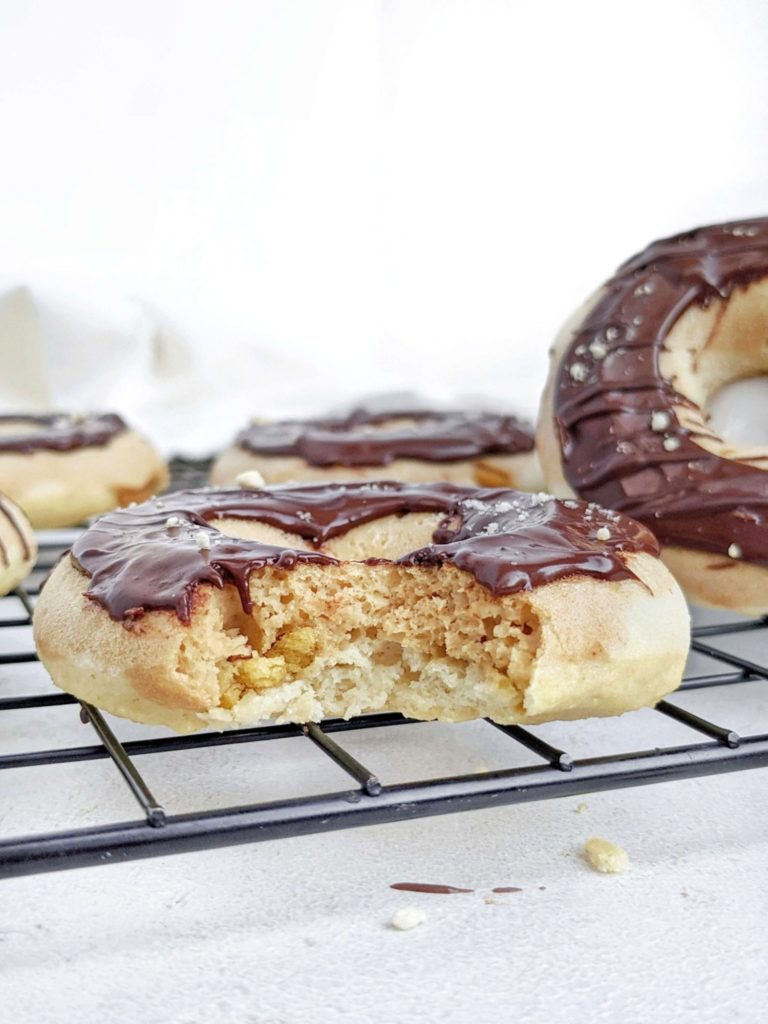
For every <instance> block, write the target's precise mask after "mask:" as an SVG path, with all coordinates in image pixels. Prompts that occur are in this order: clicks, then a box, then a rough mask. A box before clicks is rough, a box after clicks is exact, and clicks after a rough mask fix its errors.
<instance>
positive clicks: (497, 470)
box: [211, 395, 542, 491]
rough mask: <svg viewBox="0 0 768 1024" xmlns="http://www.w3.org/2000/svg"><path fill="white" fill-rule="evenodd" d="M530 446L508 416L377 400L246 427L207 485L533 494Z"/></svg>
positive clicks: (526, 429) (528, 435) (522, 427)
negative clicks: (344, 484)
mask: <svg viewBox="0 0 768 1024" xmlns="http://www.w3.org/2000/svg"><path fill="white" fill-rule="evenodd" d="M534 445H535V442H534V436H533V428H532V427H530V426H529V425H528V424H527V423H525V422H523V421H522V420H520V419H518V418H517V417H515V416H511V415H509V414H500V413H494V412H485V411H481V410H471V409H438V408H436V407H434V406H432V407H430V406H428V405H427V404H426V403H424V402H422V401H420V400H419V399H418V398H416V397H413V396H391V395H382V396H380V397H379V398H378V399H372V400H369V401H368V402H366V403H364V404H360V405H357V406H354V407H353V408H351V409H348V410H346V411H344V412H342V413H339V414H336V415H328V416H324V417H322V418H319V419H312V420H283V421H278V422H269V421H254V422H252V423H251V424H250V425H249V426H247V427H245V428H244V429H243V430H241V431H240V433H239V434H238V435H237V437H236V438H235V440H234V442H233V444H232V446H231V447H229V448H227V449H226V450H225V451H224V452H222V453H221V455H220V456H219V457H218V458H217V459H216V461H215V463H214V466H213V469H212V471H211V482H212V483H214V484H217V485H226V484H231V483H233V482H234V481H235V479H236V478H237V477H238V476H239V475H240V473H243V472H246V471H249V470H256V471H257V472H259V473H261V475H262V477H263V478H264V480H265V481H266V483H268V484H276V483H286V482H288V481H292V480H295V481H305V480H403V481H410V482H412V483H427V482H430V481H450V482H452V483H457V484H463V485H469V486H480V487H519V488H520V489H522V490H526V491H528V490H531V491H533V490H540V489H541V486H542V476H541V470H540V468H539V464H538V459H537V457H536V451H535V446H534Z"/></svg>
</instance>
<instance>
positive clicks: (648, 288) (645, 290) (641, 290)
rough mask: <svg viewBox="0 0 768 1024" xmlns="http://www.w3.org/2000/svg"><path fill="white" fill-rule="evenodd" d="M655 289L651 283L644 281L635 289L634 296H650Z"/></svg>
mask: <svg viewBox="0 0 768 1024" xmlns="http://www.w3.org/2000/svg"><path fill="white" fill-rule="evenodd" d="M655 287H656V286H655V285H654V283H653V281H644V282H643V283H642V284H639V285H638V286H637V288H635V295H652V294H653V290H654V288H655Z"/></svg>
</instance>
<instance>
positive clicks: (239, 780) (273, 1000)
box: [0, 630, 768, 1024]
mask: <svg viewBox="0 0 768 1024" xmlns="http://www.w3.org/2000/svg"><path fill="white" fill-rule="evenodd" d="M4 632H5V633H13V635H14V636H15V638H16V639H15V642H16V643H17V644H18V646H17V648H16V649H21V648H22V647H24V646H25V643H26V636H25V633H24V631H23V630H19V631H18V632H17V631H11V630H5V631H4ZM7 642H8V643H11V642H13V641H7ZM757 642H758V641H757V640H754V641H753V643H757ZM762 642H763V643H764V641H762ZM751 653H752V654H754V655H756V656H757V655H758V654H759V652H758V651H757V650H755V649H754V648H753V650H752V652H751ZM762 653H763V657H764V656H765V652H764V651H763V652H762ZM0 681H1V682H2V686H3V690H4V692H5V693H21V692H39V691H40V690H41V688H42V687H44V686H45V685H46V682H45V678H44V673H43V671H42V669H41V668H40V667H39V666H36V665H19V666H13V667H10V668H9V667H5V668H3V670H2V675H1V676H0ZM735 689H736V688H735V687H731V688H728V692H724V691H719V690H717V691H715V690H711V689H710V690H698V691H695V692H691V693H688V694H685V695H680V696H678V697H676V698H675V699H676V700H677V701H678V702H679V703H680V704H682V705H684V706H686V707H688V708H690V709H692V710H695V711H697V712H699V713H700V714H702V715H705V716H709V717H711V718H712V719H714V720H715V721H718V722H721V723H722V724H727V725H729V726H731V727H733V728H735V729H737V730H741V731H742V732H744V733H746V732H753V733H755V732H766V731H768V684H765V683H759V682H755V683H746V684H740V688H739V690H738V693H735V692H734V690H735ZM113 724H115V728H116V730H117V732H118V734H119V735H120V737H121V738H128V737H130V738H135V737H136V736H139V735H146V734H147V730H142V729H141V728H140V727H138V726H132V725H130V724H125V723H117V722H114V720H113ZM538 731H539V732H540V733H541V734H542V735H544V736H545V737H546V738H547V739H549V740H550V741H551V742H553V743H556V744H558V745H559V746H561V747H563V748H565V749H567V750H569V751H571V753H573V754H574V755H576V756H584V755H586V754H592V753H609V752H617V751H619V750H632V749H641V748H643V747H648V746H655V745H657V744H660V745H665V744H677V743H687V742H691V741H693V742H696V741H698V740H699V739H700V737H697V736H696V735H695V734H692V733H691V732H690V731H689V730H687V729H686V728H684V727H683V726H681V725H679V724H676V723H674V722H672V721H669V720H667V719H666V718H664V717H663V716H661V715H659V714H657V713H655V712H653V711H641V712H637V713H635V714H632V715H627V716H624V717H623V718H621V719H618V720H612V721H590V722H582V723H569V724H555V725H551V726H547V727H542V728H540V729H539V730H538ZM93 741H94V740H93V734H92V733H91V732H90V728H89V727H87V726H83V725H81V724H80V722H79V720H78V716H77V714H76V711H75V709H74V708H72V707H71V706H69V707H58V708H49V709H44V710H42V711H35V712H27V711H18V712H6V713H4V714H3V715H0V749H2V751H3V752H4V753H6V752H10V751H14V750H23V749H36V748H42V747H45V746H62V747H63V746H70V745H75V744H78V743H91V742H93ZM344 743H345V745H347V746H348V747H349V749H351V751H352V752H353V753H354V754H356V755H357V756H358V757H360V758H361V759H362V760H363V761H364V762H365V763H366V764H367V765H368V766H369V767H371V768H372V769H373V770H375V771H377V772H378V773H379V774H380V775H381V776H382V778H383V780H384V781H385V782H388V783H393V782H397V781H405V780H407V779H415V778H419V777H425V776H442V775H447V774H454V773H458V772H470V771H484V770H487V769H488V768H496V767H511V766H513V765H516V764H524V763H531V764H533V763H535V762H536V759H535V757H534V756H533V755H530V754H528V753H527V752H526V751H524V750H522V748H518V747H517V745H516V744H514V743H513V742H512V741H510V740H509V739H508V738H507V737H505V736H504V735H502V734H501V733H499V732H498V731H497V730H494V729H492V728H491V727H490V726H488V725H485V724H484V723H470V724H467V725H462V726H443V725H438V724H429V725H413V726H408V727H402V728H394V729H393V728H390V729H380V730H372V731H367V732H365V733H361V734H359V735H355V736H352V735H349V734H347V735H346V736H345V738H344ZM140 767H141V769H142V771H143V773H144V775H145V777H146V778H147V781H148V782H149V784H150V785H151V786H152V787H153V788H154V789H155V790H156V792H157V795H158V797H159V799H160V800H161V801H162V802H163V803H164V804H165V805H166V807H167V809H168V810H169V811H170V812H172V813H173V812H181V811H185V810H191V809H192V808H194V807H215V806H224V805H229V804H243V803H246V802H249V801H257V800H266V799H277V798H280V797H283V796H292V795H298V794H299V793H301V792H302V791H303V792H314V793H320V792H333V791H338V790H343V789H346V788H348V780H347V779H346V776H344V775H343V774H342V773H341V771H340V769H338V768H337V767H335V766H334V765H333V764H332V763H331V762H330V761H329V760H327V759H326V758H324V757H323V755H322V754H321V753H320V752H319V751H317V750H316V749H315V748H314V747H313V746H312V744H310V743H308V742H307V741H306V740H304V739H301V738H296V739H291V740H286V741H281V742H280V743H268V744H263V743H262V744H244V745H241V746H233V747H226V748H218V749H214V750H211V749H208V750H197V751H189V752H185V753H176V754H172V755H162V756H152V757H145V758H142V759H141V762H140ZM767 783H768V774H766V772H765V770H755V771H746V772H738V773H734V774H731V775H720V776H715V777H711V778H704V779H694V780H690V781H681V782H672V783H664V784H660V785H653V786H646V787H642V788H636V789H632V790H623V791H614V792H610V793H602V794H595V795H589V796H587V797H585V798H584V797H567V798H561V799H556V800H549V801H542V802H536V803H529V804H523V805H519V806H515V807H507V808H500V809H495V810H489V811H473V812H469V813H463V814H453V815H448V816H443V817H436V818H430V819H422V820H414V821H408V822H402V823H397V824H390V825H382V826H373V827H367V828H361V829H355V830H350V831H345V832H337V833H328V834H325V835H315V836H309V837H303V838H296V839H290V840H281V841H272V842H265V843H261V844H258V845H250V846H239V847H234V848H228V849H218V850H212V851H208V852H205V853H196V854H185V855H180V856H173V857H163V858H158V859H154V860H144V861H139V862H134V863H125V864H115V865H112V866H105V867H97V868H87V869H78V870H74V871H65V872H60V873H56V874H39V875H34V876H29V877H25V878H20V879H11V880H5V881H2V882H0V893H1V894H2V900H1V901H0V991H2V993H3V994H2V998H0V1020H1V1021H2V1022H3V1024H5V1021H8V1022H11V1021H13V1022H14V1024H16V1022H27V1021H30V1022H32V1021H34V1022H35V1024H46V1022H48V1021H56V1022H61V1021H70V1020H71V1021H78V1022H79V1024H90V1022H91V1021H93V1022H99V1024H108V1022H113V1021H114V1022H119V1024H132V1022H134V1021H135V1022H141V1024H150V1022H156V1021H157V1022H160V1021H163V1022H166V1021H168V1022H179V1024H197V1022H199V1024H218V1022H230V1021H231V1022H237V1024H288V1022H290V1024H293V1022H296V1021H308V1022H312V1024H335V1022H340V1024H341V1022H347V1021H348V1022H350V1024H352V1022H354V1024H368V1022H371V1024H373V1022H376V1024H392V1022H395V1021H416V1020H418V1021H425V1022H432V1021H435V1022H438V1021H439V1022H465V1021H467V1022H471V1024H484V1022H489V1024H490V1022H494V1024H495V1022H498V1021H507V1020H510V1021H521V1022H522V1021H524V1022H539V1021H541V1022H542V1024H544V1022H546V1024H560V1022H563V1024H566V1022H568V1024H573V1022H581V1021H588V1022H590V1024H595V1022H603V1021H605V1022H614V1021H623V1022H646V1021H654V1022H655V1021H659V1022H662V1021H664V1022H666V1021H692V1022H693V1021H695V1022H697V1024H707V1022H709V1021H712V1022H714V1021H722V1020H728V1021H738V1020H745V1021H747V1020H749V1021H755V1020H759V1019H762V1016H763V1015H764V1013H765V1005H766V998H767V997H768V954H767V953H766V939H768V924H767V923H766V922H768V871H767V867H766V866H767V865H768V810H766V804H767V799H766V798H768V785H767ZM0 785H1V786H2V791H1V792H2V799H1V802H0V835H2V836H3V837H7V836H12V835H20V834H23V833H26V832H29V831H33V830H35V829H36V828H38V827H39V825H40V822H41V821H45V823H46V827H47V828H49V829H60V828H64V827H72V826H76V827H84V826H86V825H90V824H96V823H98V822H104V821H110V820H114V821H117V820H127V819H131V818H134V817H135V813H136V812H135V809H134V806H133V804H132V798H131V797H130V795H129V794H128V793H127V791H126V790H125V787H124V786H123V784H122V782H121V780H120V779H119V778H118V777H117V774H116V772H115V770H114V768H112V766H111V765H110V764H108V763H107V762H104V761H99V762H88V763H83V764H79V765H64V766H59V767H56V768H52V767H35V768H29V769H23V770H13V771H7V772H3V773H2V774H1V776H0ZM583 803H585V804H586V808H584V807H582V808H581V810H579V805H580V804H583ZM593 835H597V836H602V837H605V838H607V839H610V840H612V841H614V842H616V843H618V844H620V845H621V846H623V847H624V848H625V849H626V850H627V851H628V852H629V854H630V857H631V866H630V869H629V871H628V872H627V873H626V874H624V875H615V876H606V875H599V874H597V873H595V872H594V871H593V870H591V869H590V868H589V867H588V866H587V865H586V864H585V862H584V860H583V858H582V855H581V850H582V847H583V844H584V842H585V840H586V839H587V838H589V837H590V836H593ZM402 881H411V882H433V883H440V884H452V885H457V886H463V887H467V888H472V889H474V890H475V892H473V893H469V894H461V895H450V896H446V895H415V894H409V893H403V892H396V891H393V890H392V889H390V887H389V886H390V884H391V883H393V882H402ZM503 885H509V886H519V887H521V888H522V892H518V893H513V894H509V895H495V896H493V895H491V889H492V888H494V887H496V886H503ZM407 906H416V907H420V908H422V909H423V910H424V911H425V912H426V915H427V916H426V920H425V922H424V923H423V924H422V925H421V926H420V927H418V928H415V929H414V930H412V931H408V932H399V931H396V930H394V929H393V928H392V927H391V926H390V925H389V921H390V919H391V917H392V914H393V913H394V912H395V911H396V910H397V909H398V908H401V907H407Z"/></svg>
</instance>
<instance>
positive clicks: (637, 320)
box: [632, 316, 643, 327]
mask: <svg viewBox="0 0 768 1024" xmlns="http://www.w3.org/2000/svg"><path fill="white" fill-rule="evenodd" d="M642 322H643V318H642V317H641V316H633V317H632V323H633V324H634V325H635V327H639V326H640V324H641V323H642Z"/></svg>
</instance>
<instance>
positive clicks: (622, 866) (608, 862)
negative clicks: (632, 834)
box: [584, 836, 629, 875]
mask: <svg viewBox="0 0 768 1024" xmlns="http://www.w3.org/2000/svg"><path fill="white" fill-rule="evenodd" d="M584 857H585V859H586V861H587V863H588V864H589V866H590V867H592V868H594V869H595V871H599V872H600V873H601V874H603V875H620V874H621V873H622V872H624V871H626V870H627V868H628V867H629V854H628V853H627V851H626V850H625V849H623V848H622V847H621V846H617V845H616V844H615V843H611V842H609V841H608V840H607V839H599V838H598V837H597V836H593V837H592V838H591V839H588V840H587V842H586V843H585V844H584Z"/></svg>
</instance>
